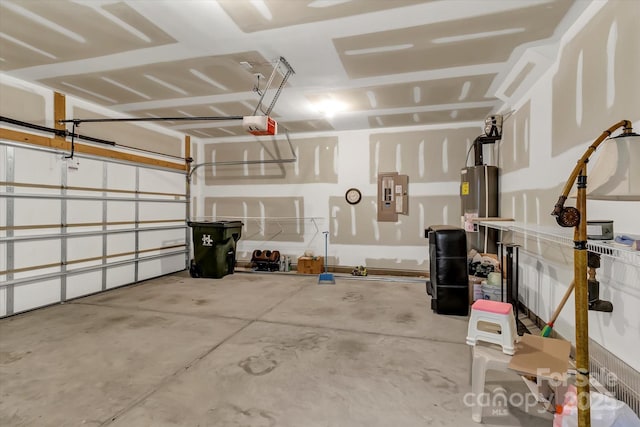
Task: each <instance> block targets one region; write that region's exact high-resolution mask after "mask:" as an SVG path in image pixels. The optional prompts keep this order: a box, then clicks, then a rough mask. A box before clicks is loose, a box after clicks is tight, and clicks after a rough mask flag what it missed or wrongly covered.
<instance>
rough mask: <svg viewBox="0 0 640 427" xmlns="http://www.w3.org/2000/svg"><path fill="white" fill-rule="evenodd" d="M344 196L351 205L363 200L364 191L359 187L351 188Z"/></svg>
mask: <svg viewBox="0 0 640 427" xmlns="http://www.w3.org/2000/svg"><path fill="white" fill-rule="evenodd" d="M344 198H345V199H346V200H347V203H349V204H350V205H357V204H358V203H360V200H362V193H360V190H358V189H357V188H350V189H348V190H347V192H346V193H345V195H344Z"/></svg>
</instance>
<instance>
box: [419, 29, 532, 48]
mask: <svg viewBox="0 0 640 427" xmlns="http://www.w3.org/2000/svg"><path fill="white" fill-rule="evenodd" d="M522 32H524V28H507V29H506V30H496V31H484V32H482V33H471V34H461V35H459V36H450V37H439V38H437V39H433V40H431V42H432V43H436V44H440V43H455V42H462V41H467V40H476V39H486V38H489V37H499V36H507V35H510V34H517V33H522Z"/></svg>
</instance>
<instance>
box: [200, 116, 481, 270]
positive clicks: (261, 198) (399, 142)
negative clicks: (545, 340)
mask: <svg viewBox="0 0 640 427" xmlns="http://www.w3.org/2000/svg"><path fill="white" fill-rule="evenodd" d="M481 133H482V127H481V124H479V123H478V124H476V123H473V124H469V123H461V124H460V125H458V127H457V128H453V129H452V128H445V127H443V126H422V127H420V128H416V127H411V128H402V127H399V128H392V129H391V130H385V131H384V132H382V131H376V130H362V131H350V132H340V133H323V134H316V135H314V134H311V133H305V134H293V135H292V136H291V143H292V146H293V148H294V154H295V157H296V161H295V162H291V163H282V164H266V165H265V164H247V165H242V164H234V165H209V166H204V167H202V168H198V170H197V171H196V172H195V173H194V175H195V176H197V177H198V179H199V181H198V182H199V183H201V185H198V186H194V191H196V192H197V194H198V195H199V196H201V197H198V199H199V200H201V201H202V204H198V210H197V211H195V216H196V218H198V217H200V218H203V219H239V220H241V221H243V222H244V223H245V228H244V230H243V238H242V239H241V241H240V244H239V246H238V256H239V258H240V259H244V260H248V259H250V257H251V253H252V252H253V250H254V249H277V250H279V251H280V252H281V253H283V254H286V255H289V256H291V257H292V258H294V259H295V258H297V257H298V256H301V255H302V254H303V253H304V252H305V251H306V250H311V251H314V252H315V253H317V254H320V253H322V252H323V251H324V240H323V236H322V232H323V231H328V232H329V252H328V255H329V256H328V262H329V263H330V264H332V265H341V266H355V265H367V266H368V267H370V268H374V267H375V268H385V269H402V270H414V271H416V272H418V273H426V270H427V262H426V260H427V258H428V253H427V252H428V251H427V241H426V239H425V238H424V230H425V228H427V227H428V226H429V225H433V224H451V225H458V224H459V223H460V199H459V196H458V190H459V171H460V169H461V168H462V167H464V164H465V159H466V154H467V152H468V149H469V147H470V145H471V143H472V141H473V140H474V139H475V137H477V136H478V135H480V134H481ZM202 145H203V147H202V150H201V154H200V155H199V156H198V159H199V161H201V162H205V163H206V162H229V161H242V160H246V161H255V160H260V159H261V160H270V161H271V160H275V159H290V158H292V153H291V150H290V148H289V146H288V143H287V141H286V139H284V138H283V137H282V136H281V137H279V138H276V139H273V140H272V139H271V138H268V137H267V138H265V137H245V138H244V139H239V138H234V139H230V140H224V139H223V140H221V141H219V142H215V143H203V144H202ZM196 163H197V162H196ZM389 171H393V172H398V173H400V174H406V175H408V176H409V190H408V193H409V211H408V212H409V214H408V215H399V219H398V222H395V223H388V222H378V221H377V219H376V218H377V194H378V193H377V191H378V189H377V174H378V172H389ZM202 178H204V180H202ZM203 181H204V183H203ZM353 187H355V188H358V189H359V190H360V191H361V192H362V195H363V197H362V200H361V201H360V203H358V204H356V205H350V204H349V203H347V201H346V200H345V192H346V190H347V189H349V188H353Z"/></svg>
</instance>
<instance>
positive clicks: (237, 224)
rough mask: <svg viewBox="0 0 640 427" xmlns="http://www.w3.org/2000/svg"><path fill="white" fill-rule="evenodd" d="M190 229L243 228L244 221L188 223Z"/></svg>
mask: <svg viewBox="0 0 640 427" xmlns="http://www.w3.org/2000/svg"><path fill="white" fill-rule="evenodd" d="M187 224H188V225H189V227H211V228H233V227H242V226H243V225H244V224H243V223H242V221H187Z"/></svg>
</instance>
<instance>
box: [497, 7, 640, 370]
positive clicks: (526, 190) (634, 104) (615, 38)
mask: <svg viewBox="0 0 640 427" xmlns="http://www.w3.org/2000/svg"><path fill="white" fill-rule="evenodd" d="M639 21H640V4H638V3H637V2H627V1H613V2H596V3H593V4H591V5H590V6H589V8H587V9H586V10H585V12H584V13H583V15H582V16H581V17H580V19H578V20H577V21H576V22H575V23H574V24H573V26H572V27H571V28H570V29H569V31H568V32H567V34H566V35H565V36H564V38H563V39H562V42H561V48H560V55H559V57H558V60H557V61H556V62H555V63H554V64H553V65H552V66H551V67H549V69H548V71H547V72H546V73H545V74H544V75H543V77H542V78H541V79H540V80H539V81H538V82H537V83H536V84H535V85H534V86H533V87H532V88H531V90H530V91H529V92H528V93H527V94H525V95H524V96H523V97H522V98H521V99H519V100H516V101H515V102H514V104H513V105H512V106H507V107H506V109H513V110H515V111H514V112H513V114H512V115H511V116H510V117H509V118H508V119H507V120H506V121H505V125H504V132H505V138H504V139H503V140H502V142H501V144H500V145H499V150H500V166H501V171H502V176H501V189H502V192H501V214H502V216H505V217H513V218H515V219H516V220H518V221H521V222H524V223H526V224H529V225H531V226H535V227H542V228H543V229H544V230H547V231H549V232H551V233H561V232H563V231H565V230H564V229H561V228H560V227H559V226H558V225H557V224H556V222H555V220H554V218H553V217H552V216H551V215H550V213H551V211H552V210H553V206H554V204H555V203H556V201H557V199H558V196H559V195H560V193H561V191H562V187H563V186H564V183H565V181H566V180H567V179H568V177H569V174H570V173H571V170H572V169H573V167H574V166H575V164H576V161H577V160H578V158H580V156H582V154H583V153H584V152H585V151H586V150H587V148H588V146H589V145H590V144H591V142H592V141H593V140H595V139H596V138H597V137H598V136H599V135H600V134H601V132H602V131H603V130H604V129H606V128H608V127H609V126H611V125H613V124H614V123H617V122H618V121H620V120H622V119H629V120H631V121H632V122H633V123H634V129H636V130H637V129H639V128H640V97H638V89H637V85H636V81H637V76H638V75H640V55H638V53H639V52H640V41H639V40H640V32H639V30H638V26H637V23H638V22H639ZM632 53H633V54H632ZM595 158H597V152H596V154H594V156H593V157H592V160H594V159H595ZM635 160H636V163H637V161H638V160H640V159H635ZM593 163H594V162H593V161H591V162H590V164H591V165H592V164H593ZM573 203H575V202H573V201H571V200H569V201H568V202H567V205H572V204H573ZM587 212H588V218H589V219H611V220H613V221H614V232H615V233H616V234H632V235H636V236H638V237H640V226H639V225H638V222H637V218H638V215H639V214H640V202H604V201H589V202H588V204H587ZM503 239H505V240H508V239H512V240H513V241H515V242H516V243H519V244H521V245H522V248H521V257H520V278H521V280H520V282H521V289H520V298H521V299H522V300H523V301H524V303H525V304H526V305H527V306H528V307H529V308H530V309H532V310H533V311H534V312H535V313H536V314H537V315H539V316H540V317H542V318H543V319H545V320H548V319H549V317H550V316H551V314H552V312H553V310H554V309H555V307H556V305H557V304H558V302H559V300H560V298H561V297H562V295H563V294H564V292H565V290H566V289H567V287H568V285H569V283H570V282H571V280H572V279H573V253H572V249H571V246H570V245H561V244H558V243H552V242H549V241H547V240H545V239H538V238H536V237H535V235H522V234H518V233H508V234H506V235H504V236H503ZM632 259H635V262H633V261H632V262H622V261H620V260H618V259H614V258H611V257H608V256H603V257H602V267H601V268H600V269H598V270H597V278H598V280H599V281H600V285H601V289H600V292H601V298H602V299H605V300H609V301H612V302H613V304H614V311H613V313H599V312H590V313H589V322H590V327H589V335H590V337H591V338H593V339H594V340H596V341H597V342H598V343H600V344H601V345H602V346H604V347H605V348H607V349H608V350H609V351H611V352H612V353H614V354H615V355H616V356H618V357H619V358H621V359H622V360H623V361H625V362H626V363H628V364H629V365H631V366H632V367H633V368H635V369H636V370H640V359H639V358H638V357H637V355H638V353H639V352H640V344H639V343H640V312H639V311H638V310H637V307H638V306H640V263H639V262H638V261H639V260H640V256H637V254H636V256H635V257H634V258H632ZM574 325H575V323H574V305H573V297H571V299H570V301H569V303H568V304H567V306H566V307H565V309H564V311H563V312H562V314H561V316H560V318H559V319H558V321H557V322H556V324H555V328H554V329H555V330H557V331H558V332H559V333H560V334H561V335H562V336H564V337H566V338H568V339H571V340H573V339H574Z"/></svg>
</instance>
